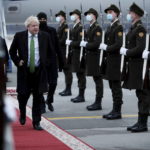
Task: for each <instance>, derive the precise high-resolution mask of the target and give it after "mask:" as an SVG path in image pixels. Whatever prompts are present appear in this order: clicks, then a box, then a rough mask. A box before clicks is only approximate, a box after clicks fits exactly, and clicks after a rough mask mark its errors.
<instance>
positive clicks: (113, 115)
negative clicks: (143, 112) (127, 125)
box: [106, 112, 122, 120]
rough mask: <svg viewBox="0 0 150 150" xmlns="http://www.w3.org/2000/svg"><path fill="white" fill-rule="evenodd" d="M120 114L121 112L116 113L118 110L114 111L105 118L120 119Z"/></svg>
mask: <svg viewBox="0 0 150 150" xmlns="http://www.w3.org/2000/svg"><path fill="white" fill-rule="evenodd" d="M121 118H122V116H121V113H118V112H114V113H112V114H110V115H108V116H107V118H106V119H107V120H115V119H121Z"/></svg>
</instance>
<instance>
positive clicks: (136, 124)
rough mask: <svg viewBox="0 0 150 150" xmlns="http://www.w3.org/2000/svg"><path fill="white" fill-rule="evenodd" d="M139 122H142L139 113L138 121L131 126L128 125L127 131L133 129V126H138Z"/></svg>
mask: <svg viewBox="0 0 150 150" xmlns="http://www.w3.org/2000/svg"><path fill="white" fill-rule="evenodd" d="M139 122H140V117H139V115H138V121H137V122H136V123H135V124H134V125H133V126H129V127H127V131H131V130H132V128H135V127H137V126H138V124H139Z"/></svg>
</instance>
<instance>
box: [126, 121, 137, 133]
mask: <svg viewBox="0 0 150 150" xmlns="http://www.w3.org/2000/svg"><path fill="white" fill-rule="evenodd" d="M137 126H138V122H137V123H135V124H134V125H133V126H129V127H127V131H131V130H132V128H135V127H137Z"/></svg>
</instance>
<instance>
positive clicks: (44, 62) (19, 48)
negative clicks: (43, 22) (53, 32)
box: [10, 16, 56, 130]
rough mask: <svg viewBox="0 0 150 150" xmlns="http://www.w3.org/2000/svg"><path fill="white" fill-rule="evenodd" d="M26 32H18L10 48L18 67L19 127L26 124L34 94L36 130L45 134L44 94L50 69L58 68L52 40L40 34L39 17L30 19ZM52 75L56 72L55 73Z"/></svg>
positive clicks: (33, 111) (33, 112) (12, 57)
mask: <svg viewBox="0 0 150 150" xmlns="http://www.w3.org/2000/svg"><path fill="white" fill-rule="evenodd" d="M25 26H26V28H27V31H23V32H18V33H16V34H15V36H14V40H13V42H12V44H11V47H10V56H11V59H12V60H13V62H14V64H15V65H16V66H17V92H18V101H19V109H20V119H19V121H20V124H21V125H24V124H25V122H26V104H27V101H28V99H29V97H30V94H31V93H32V94H33V107H32V118H33V122H32V123H33V128H34V129H35V130H42V127H41V126H40V121H41V110H40V106H41V94H42V93H43V92H46V91H47V77H46V75H47V72H46V71H47V67H49V66H52V68H54V66H55V65H56V57H55V54H54V52H53V48H52V45H51V39H50V36H49V35H48V34H47V33H45V32H41V31H39V21H38V18H37V17H34V16H30V17H29V18H27V20H26V21H25ZM52 73H53V71H52Z"/></svg>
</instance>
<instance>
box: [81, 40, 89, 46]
mask: <svg viewBox="0 0 150 150" xmlns="http://www.w3.org/2000/svg"><path fill="white" fill-rule="evenodd" d="M87 43H88V42H86V41H81V43H80V46H81V47H86V44H87Z"/></svg>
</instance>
